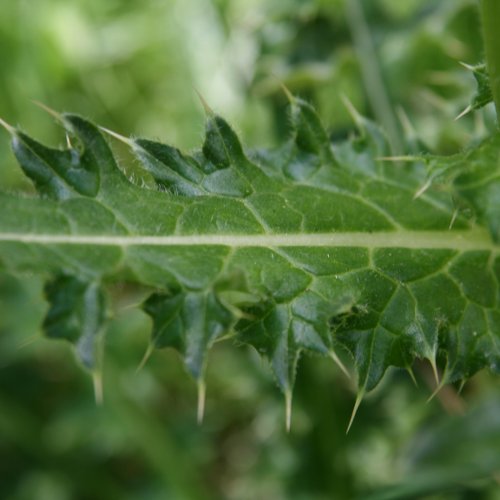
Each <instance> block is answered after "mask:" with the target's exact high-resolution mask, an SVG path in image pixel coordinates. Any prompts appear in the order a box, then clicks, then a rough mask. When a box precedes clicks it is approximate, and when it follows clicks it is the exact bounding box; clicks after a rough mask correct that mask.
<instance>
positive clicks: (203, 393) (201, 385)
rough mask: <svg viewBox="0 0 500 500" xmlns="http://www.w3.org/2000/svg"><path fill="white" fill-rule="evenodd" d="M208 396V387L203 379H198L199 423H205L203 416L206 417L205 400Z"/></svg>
mask: <svg viewBox="0 0 500 500" xmlns="http://www.w3.org/2000/svg"><path fill="white" fill-rule="evenodd" d="M206 397H207V387H206V385H205V381H204V380H203V379H199V380H198V411H197V420H198V425H201V424H202V423H203V418H204V417H205V401H206Z"/></svg>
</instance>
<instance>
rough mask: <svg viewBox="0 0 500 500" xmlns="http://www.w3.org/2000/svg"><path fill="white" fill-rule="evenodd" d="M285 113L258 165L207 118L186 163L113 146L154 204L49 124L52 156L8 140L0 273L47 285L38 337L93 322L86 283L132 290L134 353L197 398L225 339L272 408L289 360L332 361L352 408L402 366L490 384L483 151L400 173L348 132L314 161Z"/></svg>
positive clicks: (170, 155) (494, 322) (370, 136)
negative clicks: (266, 365)
mask: <svg viewBox="0 0 500 500" xmlns="http://www.w3.org/2000/svg"><path fill="white" fill-rule="evenodd" d="M291 106H292V110H291V112H292V124H293V126H294V131H293V133H292V134H291V138H290V140H289V141H288V142H287V143H286V144H284V145H283V146H282V147H281V148H278V149H277V150H273V151H265V150H264V151H258V152H251V153H250V152H246V151H245V150H244V148H243V146H242V144H241V141H240V140H239V138H238V137H237V135H236V133H235V132H234V130H233V129H232V128H231V127H230V125H229V124H228V123H227V122H226V121H225V120H224V119H223V118H221V117H219V116H216V115H214V114H213V113H212V112H208V113H207V121H206V137H205V141H204V144H203V147H202V149H201V150H200V151H195V152H194V153H193V154H191V155H186V154H183V153H181V152H180V151H179V150H178V149H176V148H174V147H171V146H167V145H164V144H161V143H158V142H154V141H150V140H148V139H135V140H133V139H127V138H124V137H122V136H118V137H119V138H121V139H122V140H124V141H125V142H126V143H127V144H128V145H129V146H130V147H131V149H132V151H133V152H134V153H135V154H136V156H137V158H138V159H139V161H140V162H141V164H142V165H143V166H144V169H145V170H146V171H147V172H149V173H150V174H151V175H152V177H153V178H154V179H155V180H156V182H157V184H158V189H151V188H147V187H144V186H138V185H136V184H134V183H133V182H132V181H130V180H128V179H127V178H126V177H125V176H124V175H123V174H122V173H121V171H120V169H119V168H118V166H117V164H116V161H115V159H114V157H113V154H112V152H111V150H110V148H109V146H108V144H107V142H106V141H105V140H104V138H103V136H102V135H101V132H100V131H99V130H98V128H97V127H95V126H94V125H92V124H91V123H90V122H88V121H86V120H84V119H82V118H80V117H77V116H75V115H63V117H62V121H63V124H64V125H65V126H66V128H67V130H68V132H69V133H70V134H71V135H72V136H73V139H72V144H75V147H71V148H69V149H68V150H63V151H59V150H54V149H50V148H46V147H44V146H42V145H40V144H39V143H37V142H36V141H35V140H33V139H31V138H29V137H28V136H26V135H25V134H21V133H20V132H17V131H15V130H12V131H11V132H12V134H13V148H14V152H15V153H16V156H17V158H18V160H19V162H20V164H21V166H22V168H23V170H24V172H25V173H26V174H27V175H28V176H29V177H30V178H31V179H32V180H33V182H34V185H35V187H36V188H37V190H38V192H39V193H40V195H41V196H40V197H25V196H19V195H15V194H9V193H1V192H0V202H1V204H2V207H3V211H2V212H1V214H0V266H1V267H3V268H5V269H7V270H8V271H9V272H16V271H18V272H22V271H29V272H31V273H39V274H41V275H47V273H49V274H51V275H53V276H56V277H57V278H56V279H55V281H51V282H50V283H51V284H50V285H49V286H48V288H47V291H48V293H47V295H48V299H49V301H50V303H51V309H50V310H49V314H48V317H47V319H46V321H45V326H46V329H48V331H49V334H50V335H51V336H57V337H63V338H66V339H68V340H70V341H72V342H76V343H77V344H78V343H79V342H83V341H82V340H81V339H82V338H85V339H87V338H94V337H92V336H91V337H89V334H88V333H86V332H89V331H91V332H94V333H95V332H96V331H98V330H99V329H100V327H101V325H102V322H103V317H104V316H103V311H104V306H103V300H102V293H103V292H102V291H101V289H100V288H99V287H98V285H96V284H97V283H99V282H105V283H111V282H113V281H120V282H123V281H124V280H125V281H128V282H131V283H134V284H136V285H140V286H141V287H144V286H145V287H149V288H150V289H151V291H152V294H151V295H150V296H149V298H148V299H146V301H145V302H144V304H143V306H142V307H143V309H144V311H145V312H146V313H147V314H148V315H149V316H151V319H152V329H153V334H152V345H153V346H154V347H157V348H162V347H173V348H175V349H177V350H178V351H179V352H180V354H181V356H182V357H183V358H184V361H185V363H186V366H187V369H188V371H189V372H190V373H191V374H192V375H193V376H194V377H195V378H197V379H198V380H201V379H202V377H203V371H204V368H205V365H206V359H207V357H206V356H207V352H208V350H209V349H210V347H211V346H212V345H213V344H214V342H215V341H216V340H221V339H223V338H226V337H229V338H231V337H232V338H234V339H235V340H236V341H237V342H238V343H244V344H248V345H251V346H253V347H254V348H255V349H256V350H257V351H258V352H259V353H261V354H262V355H263V356H264V357H265V358H266V359H268V360H269V362H270V366H271V368H272V370H273V372H274V375H275V378H276V381H277V383H278V385H279V387H280V388H281V389H282V390H283V391H284V392H285V394H287V395H288V396H287V397H289V395H290V393H291V391H292V388H293V384H294V379H295V376H296V367H297V364H298V360H299V357H300V354H301V353H303V352H309V353H315V354H318V355H325V356H330V357H332V358H333V359H334V360H336V361H337V362H338V364H340V366H342V364H341V362H340V358H342V357H346V356H347V357H349V356H350V357H351V358H352V360H353V361H354V365H355V368H356V371H357V375H358V386H359V391H360V394H363V393H365V392H366V391H369V390H371V389H373V388H374V387H376V385H377V384H378V383H379V382H380V380H381V378H382V377H383V375H384V373H385V372H386V370H387V369H388V368H389V367H390V366H396V367H401V368H409V367H411V365H412V363H413V362H414V360H415V359H416V358H420V359H427V360H429V361H430V363H431V364H432V366H433V367H434V368H435V369H436V370H437V367H440V368H441V371H442V372H443V381H454V380H463V379H466V378H468V377H470V376H471V375H472V374H474V373H475V372H476V371H478V370H480V369H482V368H485V367H487V368H490V369H491V370H493V371H495V372H499V371H500V299H499V297H500V293H499V282H500V256H499V246H498V241H499V240H500V232H499V231H500V229H499V228H500V225H499V224H500V222H499V221H500V162H499V156H498V151H499V150H500V136H499V135H495V136H493V137H491V138H490V139H488V140H487V141H485V142H483V143H481V144H478V145H476V146H475V147H473V148H472V149H470V150H467V151H464V152H462V153H460V154H457V155H455V156H452V157H446V158H440V157H434V156H428V157H425V158H416V159H415V160H414V161H412V162H410V163H406V164H405V165H404V166H403V167H401V166H395V165H394V163H392V162H390V161H384V160H381V159H380V157H381V156H384V155H387V154H388V152H389V151H388V145H387V141H386V139H385V137H384V135H383V134H382V133H381V132H380V130H379V129H378V128H377V127H376V126H375V125H373V124H372V123H371V122H369V121H368V120H366V119H364V118H363V117H360V116H358V115H357V114H355V118H356V121H357V124H358V127H359V129H360V136H359V137H356V138H352V139H349V140H346V141H343V142H340V143H337V144H334V145H333V146H332V145H331V144H330V142H329V140H328V135H327V133H326V131H325V130H324V128H323V127H322V125H321V123H320V121H319V119H318V117H317V115H316V114H315V111H314V110H313V108H312V107H311V106H310V105H308V104H307V103H305V102H304V101H301V100H299V99H297V98H292V99H291ZM112 135H115V136H117V134H115V133H112ZM89 297H90V298H89ZM61 311H62V312H61ZM78 332H80V335H79V334H78ZM94 333H93V334H94ZM93 334H92V335H93ZM339 356H340V358H339ZM84 359H85V360H86V361H85V362H86V363H87V358H86V357H84ZM89 359H90V358H89Z"/></svg>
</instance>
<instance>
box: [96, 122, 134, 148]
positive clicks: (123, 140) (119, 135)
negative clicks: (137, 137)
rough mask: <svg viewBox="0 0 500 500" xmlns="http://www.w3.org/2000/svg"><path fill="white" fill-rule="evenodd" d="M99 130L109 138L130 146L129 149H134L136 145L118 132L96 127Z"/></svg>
mask: <svg viewBox="0 0 500 500" xmlns="http://www.w3.org/2000/svg"><path fill="white" fill-rule="evenodd" d="M98 128H99V130H102V131H103V132H105V133H106V134H108V135H110V136H111V137H114V138H115V139H118V140H119V141H121V142H123V143H125V144H126V145H127V146H130V147H131V148H133V147H136V143H135V142H134V141H133V140H132V139H129V138H128V137H125V136H124V135H121V134H119V133H118V132H114V131H113V130H110V129H109V128H106V127H102V126H100V125H99V126H98Z"/></svg>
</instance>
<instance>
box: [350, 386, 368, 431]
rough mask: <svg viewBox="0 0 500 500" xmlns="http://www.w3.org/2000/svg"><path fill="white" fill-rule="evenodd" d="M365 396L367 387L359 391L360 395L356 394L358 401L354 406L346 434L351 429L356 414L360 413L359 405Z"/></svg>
mask: <svg viewBox="0 0 500 500" xmlns="http://www.w3.org/2000/svg"><path fill="white" fill-rule="evenodd" d="M364 396H365V389H364V388H363V389H361V390H360V391H359V392H358V395H357V396H356V401H355V402H354V407H353V409H352V413H351V418H350V419H349V424H348V425H347V430H346V431H345V433H346V434H349V431H350V430H351V426H352V424H353V422H354V418H355V417H356V414H357V413H358V409H359V405H360V404H361V401H362V400H363V398H364Z"/></svg>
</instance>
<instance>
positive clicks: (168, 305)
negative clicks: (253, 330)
mask: <svg viewBox="0 0 500 500" xmlns="http://www.w3.org/2000/svg"><path fill="white" fill-rule="evenodd" d="M142 307H143V309H144V311H145V312H146V313H147V314H148V315H149V316H151V318H152V319H153V335H152V342H153V344H154V346H155V347H157V348H162V347H173V348H174V349H176V350H177V351H179V352H180V353H181V354H182V356H183V358H184V361H185V363H186V367H187V369H188V370H189V372H190V373H191V375H192V376H193V377H194V378H196V379H202V378H203V371H204V367H205V358H206V353H207V351H208V349H209V348H210V346H211V345H212V344H213V343H214V341H215V340H217V339H218V338H219V337H221V336H222V335H224V334H227V333H228V332H229V331H230V328H231V325H232V323H233V315H232V314H231V312H230V311H229V310H228V309H227V308H226V307H224V305H223V304H222V303H221V302H220V300H219V299H218V298H217V296H216V294H215V293H213V292H210V291H209V292H205V291H201V292H179V293H177V294H174V295H167V294H164V293H154V294H152V295H150V296H149V297H148V299H147V300H146V301H145V302H144V304H143V306H142Z"/></svg>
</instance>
